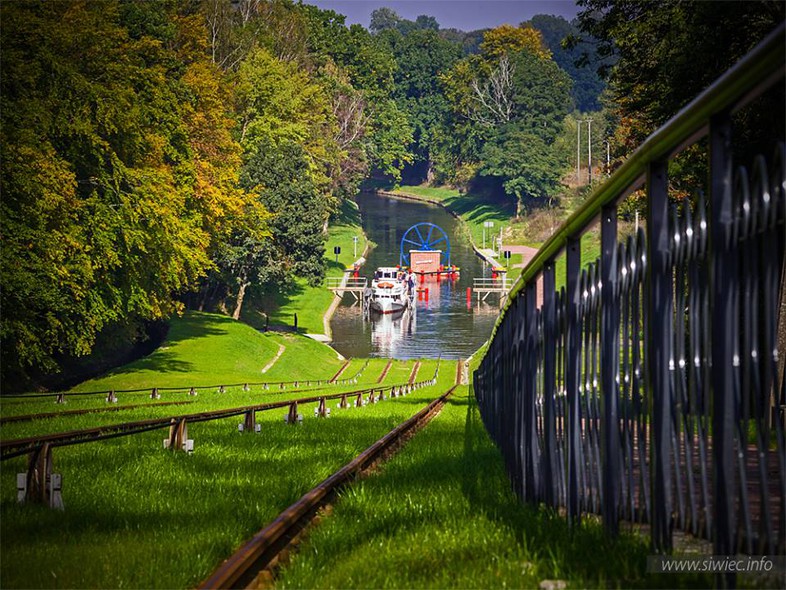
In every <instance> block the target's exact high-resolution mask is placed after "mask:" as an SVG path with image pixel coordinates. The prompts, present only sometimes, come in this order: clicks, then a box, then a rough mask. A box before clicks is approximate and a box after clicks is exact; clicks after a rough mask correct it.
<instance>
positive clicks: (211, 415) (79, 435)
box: [0, 380, 430, 461]
mask: <svg viewBox="0 0 786 590" xmlns="http://www.w3.org/2000/svg"><path fill="white" fill-rule="evenodd" d="M428 381H430V380H426V381H420V382H418V383H417V384H416V385H420V386H422V385H425V384H426V383H428ZM407 385H411V384H409V383H400V384H393V385H386V386H385V387H366V388H363V389H358V390H354V391H348V392H340V393H331V394H328V395H318V396H311V397H306V398H300V399H294V400H282V401H279V402H268V403H265V404H256V405H251V406H243V407H239V408H229V409H224V410H213V411H208V412H199V413H195V414H183V415H179V416H167V417H164V418H150V419H148V420H140V421H137V422H124V423H122V424H112V425H108V426H99V427H96V428H86V429H82V430H72V431H68V432H58V433H54V434H48V435H42V436H33V437H28V438H22V439H13V440H2V441H0V461H5V460H6V459H12V458H14V457H19V456H22V455H26V454H29V453H31V452H32V451H35V450H36V449H38V448H40V447H41V446H42V445H44V444H48V445H49V446H50V447H51V448H53V447H62V446H69V445H73V444H80V443H84V442H94V441H98V440H106V439H110V438H116V437H118V436H128V435H132V434H138V433H141V432H147V431H150V430H158V429H161V428H167V427H169V426H171V425H172V424H173V423H176V422H181V421H185V422H187V423H195V422H208V421H212V420H220V419H224V418H231V417H233V416H239V415H241V414H245V413H247V412H264V411H268V410H275V409H279V408H286V407H289V406H291V405H292V404H295V403H296V404H309V403H318V402H319V401H320V400H322V399H325V400H333V399H340V398H342V397H344V396H356V395H358V394H360V395H362V394H365V393H369V392H371V391H376V390H384V389H389V388H391V389H392V388H395V387H405V386H407Z"/></svg>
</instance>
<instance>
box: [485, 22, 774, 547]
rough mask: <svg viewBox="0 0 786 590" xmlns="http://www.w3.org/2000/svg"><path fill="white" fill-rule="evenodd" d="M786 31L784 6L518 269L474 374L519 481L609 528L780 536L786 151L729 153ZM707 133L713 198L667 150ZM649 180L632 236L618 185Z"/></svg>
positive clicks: (518, 485) (759, 539)
mask: <svg viewBox="0 0 786 590" xmlns="http://www.w3.org/2000/svg"><path fill="white" fill-rule="evenodd" d="M785 46H786V36H785V35H784V26H783V25H781V26H780V27H779V28H778V29H777V30H776V31H774V32H773V33H772V34H771V35H770V36H769V37H768V38H767V39H765V40H764V41H763V42H762V43H761V44H759V45H758V46H757V47H756V48H755V49H754V50H753V51H752V52H751V53H750V54H748V55H747V56H746V57H745V58H743V59H742V60H741V61H740V62H739V63H738V64H737V65H735V66H734V67H733V68H731V69H730V70H729V71H728V72H726V73H725V74H724V75H723V76H722V77H721V78H720V79H718V80H717V81H716V82H715V83H714V84H713V85H712V86H710V87H709V88H708V89H707V90H706V91H704V92H703V93H702V94H701V95H699V96H698V97H697V98H696V99H695V100H694V101H692V102H691V103H690V104H689V105H688V106H687V107H685V108H684V109H683V110H682V111H680V112H679V113H678V114H677V115H676V116H675V117H674V118H672V119H671V120H670V121H669V122H668V123H666V124H665V125H664V126H663V127H661V128H660V129H658V130H657V131H656V132H655V133H654V134H653V135H651V136H650V137H649V138H648V139H647V140H646V141H645V142H644V144H643V145H642V146H641V147H640V148H639V149H638V150H637V151H636V152H635V153H634V154H633V155H632V156H631V157H630V158H629V159H628V160H627V161H626V162H625V163H624V164H623V165H622V166H621V167H620V168H619V169H618V170H617V171H616V172H615V173H614V175H612V176H611V178H609V179H608V181H607V182H605V183H604V184H603V185H602V186H600V187H598V188H597V189H596V190H595V192H594V193H593V195H592V196H591V197H590V199H589V200H588V201H587V202H586V203H585V204H584V205H583V206H582V207H581V208H580V209H579V210H578V211H577V212H576V213H574V214H573V215H572V216H571V217H570V218H569V219H568V221H567V222H566V223H565V224H564V225H562V227H560V228H559V229H558V230H557V231H556V232H555V233H554V235H553V236H552V237H551V238H550V239H549V240H548V241H547V242H546V244H545V245H544V246H543V248H541V250H540V251H539V252H538V254H537V255H536V256H535V257H534V258H533V259H532V261H531V262H530V263H529V264H528V266H527V267H526V268H525V269H524V270H523V272H522V274H521V276H520V277H519V278H518V280H517V281H516V283H515V285H514V287H513V289H512V290H511V292H510V294H509V296H508V299H507V301H506V304H505V306H504V309H503V311H502V312H501V314H500V317H499V319H498V321H497V323H496V325H495V328H494V331H493V334H492V338H491V340H490V341H489V344H488V347H487V350H486V353H485V356H484V357H483V359H482V361H481V363H480V366H479V368H478V370H477V371H476V372H475V374H474V377H473V388H474V392H475V396H476V398H477V400H478V404H479V407H480V410H481V415H482V416H483V420H484V423H485V424H486V427H487V429H488V430H489V432H490V434H491V436H492V437H493V438H494V440H495V441H496V443H497V445H498V446H499V447H500V449H501V450H502V453H503V456H504V457H505V461H506V464H507V468H508V471H509V474H510V477H511V479H512V481H513V483H514V487H515V489H516V491H517V493H518V494H519V495H520V496H521V497H522V498H523V499H525V500H526V501H530V502H544V503H546V504H548V505H551V506H555V507H561V508H564V509H565V510H566V513H567V515H568V519H569V521H571V522H572V521H575V520H577V519H579V518H580V517H581V514H582V513H586V512H595V513H600V514H601V515H602V517H603V522H604V524H605V526H606V528H607V529H608V530H609V532H611V533H616V532H617V530H618V527H619V521H620V520H621V519H625V520H631V521H641V522H648V523H650V524H651V535H652V544H653V547H654V549H656V550H658V551H668V550H670V548H671V546H672V532H673V530H674V529H675V527H676V528H680V529H683V530H685V531H688V532H691V533H693V534H694V535H698V536H703V537H706V538H709V539H713V541H714V549H713V550H714V553H715V554H716V555H731V554H734V553H736V552H737V551H742V552H746V553H751V554H752V553H762V554H767V553H768V554H775V553H780V554H783V553H784V551H785V548H786V542H785V538H786V520H785V519H786V506H784V498H786V459H784V456H785V453H784V450H785V448H786V446H785V445H784V420H786V417H785V415H784V414H785V410H786V385H785V384H784V383H785V381H784V364H783V359H782V358H781V357H779V356H778V340H779V337H780V339H781V340H784V339H786V311H784V306H786V302H784V276H785V275H786V272H784V260H785V257H784V252H785V251H786V196H785V193H786V179H785V178H784V173H785V171H786V151H784V147H783V144H782V143H780V144H778V147H777V149H776V150H775V156H774V158H773V159H771V160H770V161H769V162H768V161H766V160H765V159H764V158H762V157H758V158H757V159H756V160H755V162H754V163H753V167H752V169H751V170H752V171H751V172H750V173H749V172H748V171H747V170H746V169H745V168H739V169H737V171H736V172H735V169H734V167H733V161H732V156H733V151H732V142H731V138H732V124H731V116H732V114H733V113H735V112H736V111H738V110H739V109H741V108H742V107H743V106H745V105H746V104H748V103H749V102H750V101H751V100H753V99H754V98H756V97H758V96H760V95H761V94H762V93H763V92H764V91H766V90H767V89H769V88H771V87H772V86H773V84H775V83H776V82H777V81H779V80H782V79H783V77H784V57H785V56H786V52H785V51H784V47H785ZM782 133H783V130H778V129H775V130H773V135H774V137H773V139H774V140H775V141H774V142H773V143H774V144H775V143H777V141H783V137H782ZM707 135H708V136H709V138H708V139H709V143H708V145H709V156H708V169H709V171H710V180H709V195H708V198H707V202H706V204H705V201H704V199H703V198H702V197H701V196H697V197H696V198H695V199H688V200H684V201H683V202H681V203H679V204H672V202H671V201H670V198H669V184H668V163H669V160H670V159H671V158H672V157H673V156H674V155H675V154H677V153H679V152H680V151H681V150H683V149H684V148H685V147H687V146H690V145H692V144H694V143H696V142H697V141H698V140H699V139H701V138H703V137H704V136H707ZM642 187H644V188H646V192H647V216H646V227H645V228H643V229H642V230H640V231H638V232H637V233H636V235H634V236H631V237H629V238H627V239H626V240H620V238H619V237H618V227H617V204H618V203H619V202H620V201H621V200H622V199H623V198H625V197H626V196H628V195H629V194H630V193H631V192H633V191H634V190H637V189H639V188H642ZM597 220H600V228H601V255H600V258H599V259H598V260H597V261H594V262H592V263H591V264H589V265H588V266H587V265H586V262H588V261H582V260H581V249H580V240H581V237H582V234H584V233H585V232H586V231H587V230H588V228H589V227H590V226H591V224H593V223H595V222H596V221H597ZM563 252H564V254H565V257H566V272H565V285H566V286H565V287H564V288H562V289H560V290H559V291H557V289H556V276H555V261H556V259H557V257H558V256H560V255H562V253H563ZM589 262H591V261H589ZM582 266H584V268H583V269H582ZM536 283H542V287H543V296H542V301H541V300H539V298H538V294H537V288H536Z"/></svg>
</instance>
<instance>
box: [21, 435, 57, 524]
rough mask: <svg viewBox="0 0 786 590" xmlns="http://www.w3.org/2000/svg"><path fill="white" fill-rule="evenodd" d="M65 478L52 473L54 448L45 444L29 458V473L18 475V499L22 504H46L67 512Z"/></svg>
mask: <svg viewBox="0 0 786 590" xmlns="http://www.w3.org/2000/svg"><path fill="white" fill-rule="evenodd" d="M62 489H63V478H62V476H61V475H60V474H59V473H52V448H51V447H50V446H49V444H47V443H44V444H43V445H41V446H40V447H38V448H37V449H35V450H34V451H33V452H32V453H30V454H29V455H28V458H27V471H26V472H24V473H17V474H16V499H17V501H18V502H19V503H20V504H44V505H46V506H49V507H50V508H54V509H56V510H65V504H63V494H62Z"/></svg>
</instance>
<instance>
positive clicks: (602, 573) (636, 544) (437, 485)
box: [276, 387, 712, 588]
mask: <svg viewBox="0 0 786 590" xmlns="http://www.w3.org/2000/svg"><path fill="white" fill-rule="evenodd" d="M648 553H649V550H648V546H647V542H646V540H644V539H642V538H640V537H635V536H632V535H626V534H623V535H622V536H621V537H620V538H619V539H617V540H612V539H609V538H607V537H606V535H605V534H604V533H603V530H602V527H601V525H600V524H599V523H598V522H597V521H596V520H595V519H592V518H587V519H585V522H584V524H583V525H582V526H580V527H579V528H577V529H575V530H570V529H569V528H568V527H567V525H566V522H565V519H564V517H561V516H559V515H557V514H556V513H554V512H553V511H549V510H543V509H538V508H534V507H531V506H526V505H522V504H521V503H520V502H519V501H518V499H517V498H516V497H515V496H514V494H513V493H512V492H511V491H510V485H509V482H508V480H507V477H506V475H505V470H504V467H503V464H502V458H501V456H500V454H499V452H498V451H497V450H496V448H495V447H494V446H493V444H492V443H491V441H490V440H489V438H488V435H487V434H486V431H485V429H484V428H483V425H482V423H481V421H480V417H479V414H478V410H477V406H476V405H475V404H474V402H473V401H472V400H471V398H470V397H469V396H468V395H467V388H466V387H463V388H460V393H458V394H457V395H456V396H454V398H453V399H452V400H451V401H450V403H449V404H448V406H447V407H446V408H445V409H444V410H443V411H442V413H441V414H440V415H439V416H438V417H437V418H435V419H434V420H433V421H432V422H431V423H430V424H429V425H428V426H427V427H426V429H425V430H424V431H422V432H421V433H420V434H418V435H417V436H416V437H415V438H414V439H412V440H411V441H410V442H409V443H408V445H407V446H406V447H405V448H404V449H403V450H402V451H401V452H400V453H399V454H398V455H396V456H395V457H394V458H393V459H392V460H391V461H390V462H389V463H387V464H385V465H384V466H383V468H382V471H381V473H380V474H378V475H376V476H374V477H371V478H367V479H365V480H363V481H361V482H358V483H356V484H354V485H353V486H352V487H351V488H349V489H347V490H346V491H345V492H343V493H342V494H341V497H340V499H339V501H338V502H337V503H336V504H335V506H334V510H333V513H332V515H331V517H330V518H327V519H324V520H323V521H322V522H321V523H320V524H319V525H318V526H317V527H315V528H314V529H312V530H311V531H310V532H309V534H308V535H307V538H306V541H305V542H304V543H303V544H301V545H300V547H299V548H298V552H297V553H296V554H295V556H294V557H293V560H292V562H291V564H290V565H289V566H288V567H285V568H284V569H283V570H282V571H281V574H280V576H279V578H278V580H277V583H276V586H277V587H278V588H506V587H510V588H537V587H538V585H539V584H540V582H541V581H543V580H545V579H561V580H566V581H567V583H568V585H569V586H570V587H579V588H583V587H657V586H666V587H668V586H686V585H687V586H690V585H698V586H706V585H709V584H711V583H712V580H711V578H686V577H683V578H680V577H673V576H650V577H647V576H646V575H645V567H646V557H647V555H648Z"/></svg>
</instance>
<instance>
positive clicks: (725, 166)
mask: <svg viewBox="0 0 786 590" xmlns="http://www.w3.org/2000/svg"><path fill="white" fill-rule="evenodd" d="M710 199H711V200H710V248H709V251H708V256H710V257H711V261H712V278H711V285H712V286H711V292H710V309H711V310H712V326H711V330H710V333H711V342H712V405H713V408H712V466H713V469H712V472H713V505H714V511H713V521H714V523H715V531H714V552H715V554H716V555H731V554H733V553H734V552H735V550H736V547H735V542H734V531H735V528H736V518H735V512H736V506H735V502H734V496H735V494H734V491H735V477H734V389H733V387H734V373H735V370H736V369H735V364H737V365H739V355H738V350H737V322H738V315H737V289H738V284H739V283H738V277H737V262H736V259H735V257H734V256H733V255H732V254H731V241H732V234H733V228H734V207H733V204H732V159H731V118H730V116H729V115H728V114H721V115H717V116H715V117H713V118H712V119H711V120H710ZM722 583H724V584H726V583H733V579H732V580H729V579H728V578H723V579H722Z"/></svg>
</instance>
